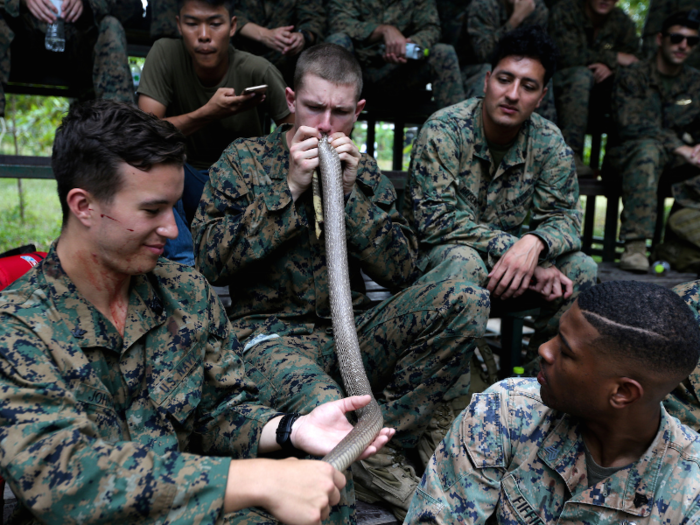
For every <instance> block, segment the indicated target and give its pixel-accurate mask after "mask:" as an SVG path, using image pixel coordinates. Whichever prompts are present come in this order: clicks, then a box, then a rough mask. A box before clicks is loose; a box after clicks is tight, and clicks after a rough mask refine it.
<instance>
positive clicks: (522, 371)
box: [513, 366, 525, 376]
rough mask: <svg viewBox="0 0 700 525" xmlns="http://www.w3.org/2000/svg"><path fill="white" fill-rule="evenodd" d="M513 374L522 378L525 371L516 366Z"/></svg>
mask: <svg viewBox="0 0 700 525" xmlns="http://www.w3.org/2000/svg"><path fill="white" fill-rule="evenodd" d="M513 373H514V374H515V375H516V376H521V375H523V374H524V373H525V369H524V368H523V367H522V366H514V367H513Z"/></svg>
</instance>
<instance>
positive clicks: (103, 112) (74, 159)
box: [51, 100, 185, 226]
mask: <svg viewBox="0 0 700 525" xmlns="http://www.w3.org/2000/svg"><path fill="white" fill-rule="evenodd" d="M122 163H126V164H129V165H131V166H133V167H135V168H138V169H140V170H143V171H148V170H149V169H150V168H151V167H152V166H155V165H156V164H174V165H178V166H182V165H183V164H184V163H185V137H184V136H183V135H182V133H180V132H179V131H178V130H177V128H175V126H173V125H172V124H170V123H169V122H166V121H164V120H160V119H158V118H157V117H155V116H153V115H149V114H147V113H144V112H143V111H141V110H140V109H138V108H136V107H135V106H132V105H130V104H125V103H123V102H115V101H113V100H93V101H90V102H86V103H84V104H77V105H74V106H73V107H71V108H70V111H69V112H68V115H66V116H65V118H64V119H63V122H62V123H61V125H60V126H59V127H58V129H57V130H56V139H55V141H54V144H53V155H52V157H51V167H52V168H53V173H54V176H55V177H56V181H57V182H58V198H59V200H60V202H61V210H62V211H63V226H65V225H66V224H67V223H68V217H69V216H70V209H69V208H68V202H67V200H66V198H67V196H68V192H69V191H70V190H72V189H73V188H82V189H84V190H86V191H88V192H90V194H91V195H92V196H94V197H95V198H96V199H98V200H99V201H101V202H105V203H109V202H111V200H112V198H113V197H114V195H115V194H116V193H117V192H118V191H119V189H120V188H121V184H122V177H121V176H120V174H119V167H120V165H121V164H122Z"/></svg>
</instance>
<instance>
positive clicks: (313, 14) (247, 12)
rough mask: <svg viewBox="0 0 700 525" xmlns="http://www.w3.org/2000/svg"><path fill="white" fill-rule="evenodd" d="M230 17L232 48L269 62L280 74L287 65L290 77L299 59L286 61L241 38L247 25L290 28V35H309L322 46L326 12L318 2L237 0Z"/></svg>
mask: <svg viewBox="0 0 700 525" xmlns="http://www.w3.org/2000/svg"><path fill="white" fill-rule="evenodd" d="M233 14H234V15H236V18H237V19H238V29H237V31H236V35H237V36H236V39H235V44H236V47H237V48H238V49H242V50H243V51H248V52H249V53H253V54H254V55H258V56H261V57H263V58H265V59H267V60H269V61H270V62H272V63H273V64H274V65H275V66H276V67H278V68H279V69H280V70H281V71H283V70H285V69H289V66H290V65H291V69H292V71H291V73H292V75H293V74H294V67H293V66H294V64H296V60H297V58H298V56H299V55H294V56H292V57H287V56H285V55H283V54H282V53H280V52H279V51H274V50H272V49H270V48H269V47H267V46H265V45H264V44H261V43H259V42H255V41H253V40H250V39H248V38H245V37H242V36H241V33H240V32H241V29H243V27H244V26H245V25H246V24H247V23H249V22H253V23H254V24H257V25H259V26H262V27H265V28H267V29H275V28H277V27H284V26H294V29H293V30H294V31H306V32H308V33H309V34H310V35H313V38H314V43H319V42H323V37H324V36H325V32H326V11H325V8H324V5H323V2H322V0H303V1H302V0H281V1H277V0H240V1H238V2H236V4H235V8H234V11H233ZM283 73H284V71H283Z"/></svg>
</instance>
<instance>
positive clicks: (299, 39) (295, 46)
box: [282, 33, 305, 56]
mask: <svg viewBox="0 0 700 525" xmlns="http://www.w3.org/2000/svg"><path fill="white" fill-rule="evenodd" d="M304 43H305V42H304V35H302V34H301V33H292V43H291V44H290V45H288V46H287V47H285V48H284V51H282V54H283V55H287V56H294V55H298V54H299V53H301V51H302V50H303V49H304Z"/></svg>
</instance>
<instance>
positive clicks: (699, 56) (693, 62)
mask: <svg viewBox="0 0 700 525" xmlns="http://www.w3.org/2000/svg"><path fill="white" fill-rule="evenodd" d="M690 9H700V2H698V0H650V1H649V10H648V11H647V17H646V20H645V21H644V30H643V31H642V54H643V56H645V57H647V58H651V57H652V56H654V55H656V50H657V49H658V48H659V47H658V46H657V45H656V34H657V33H659V32H661V27H662V26H663V23H664V20H666V19H667V18H668V17H669V16H671V15H672V14H673V13H677V12H678V11H687V10H690ZM684 63H685V64H686V65H688V66H691V67H694V68H696V69H700V51H698V46H695V49H692V50H691V52H690V55H689V56H688V58H687V59H686V61H685V62H684Z"/></svg>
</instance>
